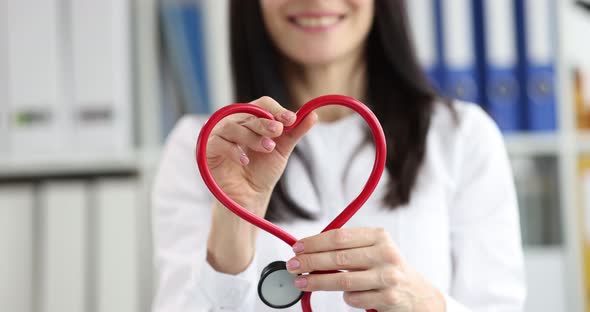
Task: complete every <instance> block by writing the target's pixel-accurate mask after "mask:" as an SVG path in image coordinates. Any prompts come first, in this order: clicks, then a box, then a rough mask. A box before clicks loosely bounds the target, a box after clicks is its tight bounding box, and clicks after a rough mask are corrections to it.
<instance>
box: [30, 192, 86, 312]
mask: <svg viewBox="0 0 590 312" xmlns="http://www.w3.org/2000/svg"><path fill="white" fill-rule="evenodd" d="M88 202H89V199H88V196H87V188H86V185H85V184H84V183H83V182H47V183H45V184H43V185H41V190H40V211H41V216H42V220H43V222H42V224H41V226H40V228H41V229H42V235H41V237H42V238H43V239H42V243H41V244H42V245H41V250H42V254H41V260H40V261H41V263H42V264H43V265H42V267H41V270H40V271H41V272H40V273H41V283H40V293H39V295H40V303H39V306H40V308H41V309H40V311H41V312H80V311H87V310H88V309H87V307H88V296H87V290H88V284H89V282H88V275H89V270H88V266H87V263H88V260H89V259H88V257H87V251H88V249H89V247H88V246H89V244H88V243H89V239H88V226H87V225H88V224H87V223H88V216H87V214H88V211H87V203H88Z"/></svg>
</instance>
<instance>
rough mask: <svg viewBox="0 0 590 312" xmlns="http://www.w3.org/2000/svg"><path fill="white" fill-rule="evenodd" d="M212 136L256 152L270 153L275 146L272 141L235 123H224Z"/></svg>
mask: <svg viewBox="0 0 590 312" xmlns="http://www.w3.org/2000/svg"><path fill="white" fill-rule="evenodd" d="M214 134H215V135H217V136H220V137H222V138H224V139H225V140H227V141H230V142H233V143H236V144H238V145H241V146H246V147H248V148H250V149H252V150H254V151H257V152H264V153H268V152H272V151H273V150H274V148H275V146H276V143H275V142H274V141H273V140H272V139H270V138H267V137H263V136H260V135H258V134H256V133H254V132H253V131H252V130H250V129H248V128H246V127H244V126H242V125H240V124H238V123H235V122H225V123H224V124H223V125H222V126H221V127H219V128H218V129H216V130H215V133H214Z"/></svg>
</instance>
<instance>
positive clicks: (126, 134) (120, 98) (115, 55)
mask: <svg viewBox="0 0 590 312" xmlns="http://www.w3.org/2000/svg"><path fill="white" fill-rule="evenodd" d="M68 5H69V6H68V7H69V10H67V12H68V14H69V19H68V20H69V32H70V33H71V36H70V38H71V39H70V41H69V42H68V43H67V45H68V47H69V53H71V57H68V59H71V63H70V64H69V66H71V72H72V77H71V81H72V83H73V86H72V87H73V94H72V97H73V103H72V106H71V108H70V113H69V114H68V115H69V116H71V118H73V120H72V125H73V129H74V131H69V133H71V134H72V135H73V139H74V142H75V146H76V149H77V150H79V151H104V150H105V149H107V148H108V151H109V152H113V151H115V152H120V151H123V152H124V151H129V150H131V149H132V144H133V134H132V129H133V125H132V110H133V105H132V90H131V88H132V85H131V59H130V57H131V48H130V46H131V35H130V29H131V19H130V8H129V5H130V4H129V1H121V0H104V1H94V0H75V1H73V0H72V1H68Z"/></svg>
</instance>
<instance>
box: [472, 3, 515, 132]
mask: <svg viewBox="0 0 590 312" xmlns="http://www.w3.org/2000/svg"><path fill="white" fill-rule="evenodd" d="M475 2H477V3H476V4H475V10H476V11H478V10H481V12H477V13H475V16H476V17H478V16H481V17H482V18H481V19H477V18H476V20H478V22H477V23H479V24H480V26H479V27H478V28H479V29H480V30H481V32H480V33H478V37H480V38H483V40H482V39H480V40H479V43H480V44H482V45H483V46H481V47H479V50H480V57H481V58H482V59H483V62H484V63H485V67H484V73H485V79H484V80H483V82H484V84H483V89H484V97H485V100H484V101H485V103H486V108H487V111H488V113H489V114H490V115H491V116H492V118H493V119H494V120H495V121H496V123H497V124H498V127H499V128H500V129H501V130H502V131H503V132H513V131H518V130H521V129H522V128H523V122H522V112H521V107H522V106H521V105H519V100H520V86H519V82H518V51H517V47H516V37H515V35H514V33H515V30H516V27H515V18H516V16H515V12H514V9H515V8H514V4H513V1H512V0H484V1H481V2H479V1H475Z"/></svg>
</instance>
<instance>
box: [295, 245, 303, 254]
mask: <svg viewBox="0 0 590 312" xmlns="http://www.w3.org/2000/svg"><path fill="white" fill-rule="evenodd" d="M293 252H294V253H299V252H303V243H301V242H297V243H295V245H293Z"/></svg>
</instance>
